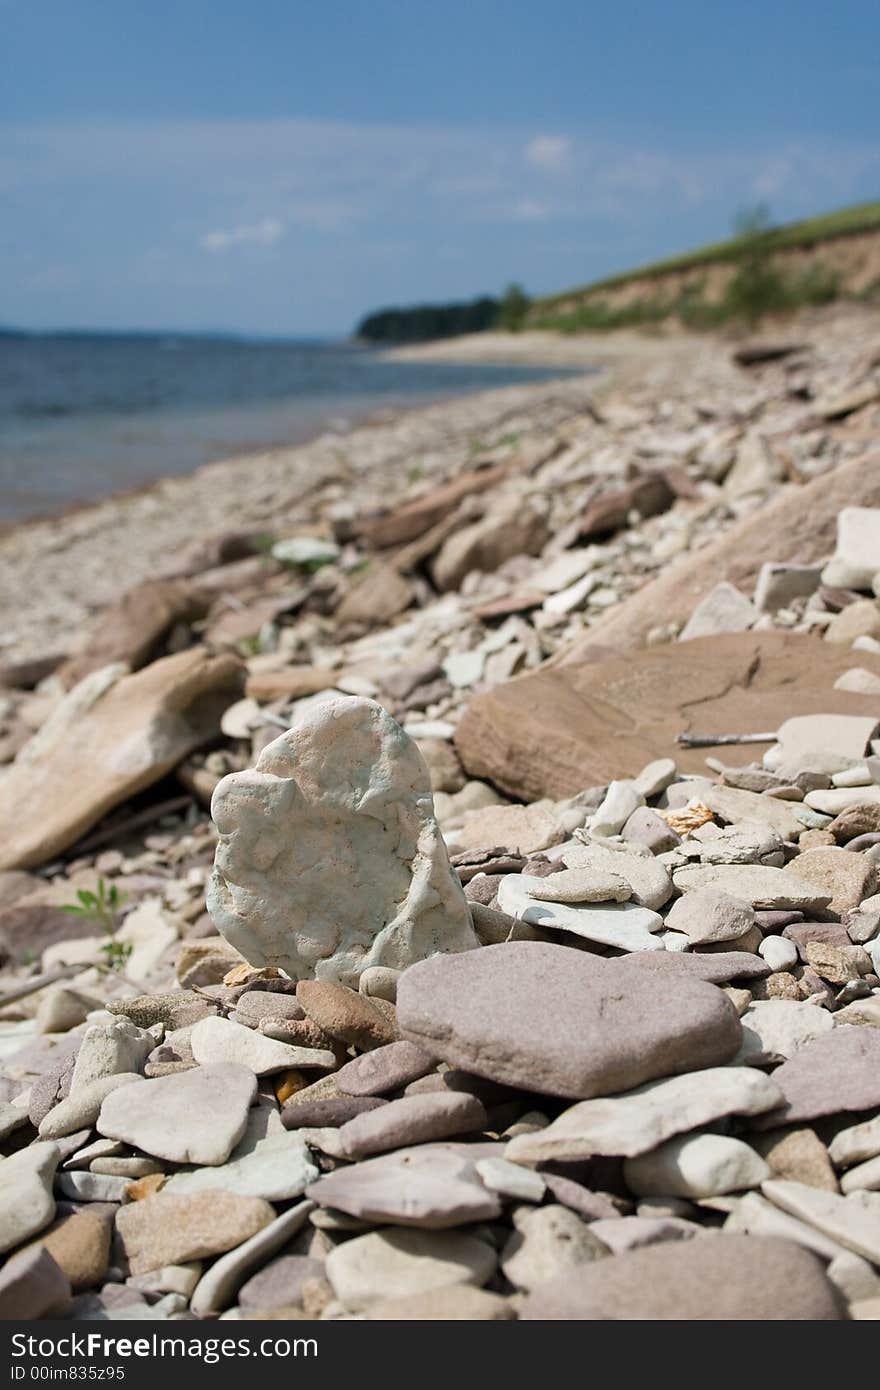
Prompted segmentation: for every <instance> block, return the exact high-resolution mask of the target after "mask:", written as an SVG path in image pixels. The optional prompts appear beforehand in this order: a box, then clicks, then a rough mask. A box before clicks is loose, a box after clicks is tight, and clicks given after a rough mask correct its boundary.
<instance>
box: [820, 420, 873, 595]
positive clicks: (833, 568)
mask: <svg viewBox="0 0 880 1390" xmlns="http://www.w3.org/2000/svg"><path fill="white" fill-rule="evenodd" d="M834 413H835V414H836V413H838V412H836V411H835V412H834ZM878 553H880V509H878V508H877V507H843V508H842V509H841V510H840V511H839V512H838V514H837V545H836V548H835V551H834V554H833V556H832V557H831V559H830V560H829V561H828V563H827V565H826V566H825V568H824V570H823V571H822V583H823V584H829V585H831V586H832V587H835V588H843V589H864V590H869V589H870V588H871V581H872V579H873V577H874V575H875V574H876V573H877V555H878Z"/></svg>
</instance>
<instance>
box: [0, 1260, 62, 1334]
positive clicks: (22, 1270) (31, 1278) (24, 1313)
mask: <svg viewBox="0 0 880 1390" xmlns="http://www.w3.org/2000/svg"><path fill="white" fill-rule="evenodd" d="M69 1303H70V1280H69V1279H68V1278H67V1276H66V1275H65V1274H64V1273H63V1271H62V1270H61V1269H59V1267H58V1265H57V1264H56V1263H55V1261H54V1260H53V1259H52V1256H51V1255H50V1254H49V1252H48V1251H47V1250H45V1249H44V1248H43V1247H42V1246H30V1247H29V1248H28V1249H27V1250H23V1251H21V1252H20V1253H19V1254H17V1255H13V1256H12V1258H11V1259H9V1260H7V1261H6V1263H5V1265H4V1266H3V1268H2V1270H0V1321H2V1322H23V1321H34V1320H35V1319H37V1318H51V1317H56V1318H57V1317H60V1316H61V1315H62V1313H64V1311H65V1310H66V1308H67V1305H68V1304H69Z"/></svg>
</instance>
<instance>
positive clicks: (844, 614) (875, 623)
mask: <svg viewBox="0 0 880 1390" xmlns="http://www.w3.org/2000/svg"><path fill="white" fill-rule="evenodd" d="M878 636H880V608H878V606H877V604H876V602H875V601H874V599H870V598H865V599H858V600H857V601H856V602H855V603H848V604H847V605H846V607H845V608H842V609H841V610H840V612H839V613H835V615H834V617H833V618H832V619H831V622H830V623H829V624H828V626H827V627H826V629H825V641H826V642H845V643H846V644H847V646H851V645H852V643H853V642H854V641H855V640H856V638H857V637H871V638H873V639H874V640H875V641H876V639H877V637H878ZM866 674H868V673H867V672H866ZM869 679H870V677H869ZM839 688H840V687H839V686H838V689H839Z"/></svg>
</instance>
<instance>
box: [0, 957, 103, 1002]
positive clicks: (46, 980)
mask: <svg viewBox="0 0 880 1390" xmlns="http://www.w3.org/2000/svg"><path fill="white" fill-rule="evenodd" d="M83 969H84V967H83V966H82V965H81V964H80V965H62V966H59V968H58V969H57V970H50V971H49V972H48V974H46V975H35V976H34V977H33V979H32V980H27V981H26V982H25V984H23V985H16V986H15V988H14V989H7V990H6V991H5V993H3V994H0V1009H5V1008H6V1005H7V1004H14V1003H15V1002H16V1000H17V999H26V998H27V996H28V995H29V994H36V993H37V990H40V989H45V988H46V987H47V985H54V984H56V983H57V981H58V980H68V979H70V977H71V975H80V974H81V973H82V971H83Z"/></svg>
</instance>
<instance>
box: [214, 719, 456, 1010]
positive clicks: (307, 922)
mask: <svg viewBox="0 0 880 1390" xmlns="http://www.w3.org/2000/svg"><path fill="white" fill-rule="evenodd" d="M211 810H212V814H213V816H214V820H215V822H216V824H217V828H218V830H219V831H220V840H219V844H218V846H217V854H216V859H215V865H214V875H213V879H212V883H211V886H210V888H209V890H208V909H209V911H210V913H211V916H212V918H213V920H214V922H215V924H216V926H217V928H218V930H219V931H220V932H221V933H222V934H223V936H225V937H226V939H227V940H228V941H231V942H232V944H233V945H234V946H235V947H236V948H237V949H238V950H239V951H240V952H241V953H242V955H243V956H244V957H245V958H246V959H247V960H248V961H249V962H250V963H251V964H252V965H257V966H266V965H274V966H277V967H279V968H280V969H282V970H285V971H286V972H287V973H288V974H289V975H291V976H292V977H293V978H295V979H300V978H304V977H309V976H316V977H317V978H318V979H324V980H339V981H341V982H342V983H344V984H348V985H354V986H355V987H357V982H358V978H359V976H360V974H361V972H362V971H363V970H366V969H368V968H369V967H371V966H376V965H382V966H391V967H392V968H394V969H396V970H402V969H405V968H406V966H408V965H412V964H413V963H414V962H415V961H419V960H424V959H425V958H426V957H428V956H432V955H436V954H438V953H440V952H447V951H466V950H470V949H471V948H473V947H476V946H477V945H478V944H479V943H478V941H477V938H476V936H475V934H474V930H473V925H472V923H471V916H470V910H469V908H468V904H467V900H466V899H465V896H464V893H463V891H462V888H461V884H460V883H459V881H458V878H457V877H456V876H455V875H454V874H453V873H452V870H451V869H450V867H449V860H448V858H447V854H446V846H445V845H444V843H443V839H442V837H441V835H440V831H439V829H438V827H437V821H436V819H435V816H434V807H433V802H432V800H431V782H430V775H429V773H428V769H427V767H426V766H425V763H424V760H423V759H422V756H421V754H420V752H419V750H418V748H417V747H416V745H415V744H414V743H413V741H412V739H411V738H409V737H408V735H407V734H406V733H405V732H404V730H403V729H402V728H401V727H400V726H399V725H398V724H397V723H395V721H394V720H393V719H392V718H391V716H390V715H389V714H388V713H386V711H385V710H384V709H382V707H381V706H380V705H377V704H376V703H374V701H372V700H366V699H362V698H359V697H354V696H353V697H343V698H340V699H333V700H329V701H327V702H326V703H324V704H322V705H320V706H319V707H317V708H315V709H313V710H311V711H310V712H309V714H308V715H307V716H306V717H305V718H303V719H302V720H301V721H299V722H298V724H297V726H296V728H294V729H290V730H288V732H287V733H285V734H282V735H281V737H280V738H277V739H275V741H274V742H273V743H270V744H269V745H268V747H266V748H264V749H263V751H262V753H261V754H260V757H259V759H258V761H257V765H256V768H254V769H253V770H250V771H247V772H238V773H233V774H231V775H230V776H228V777H224V778H223V780H222V781H221V782H220V783H219V784H218V786H217V788H216V790H215V792H214V797H213V801H212V805H211Z"/></svg>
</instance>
